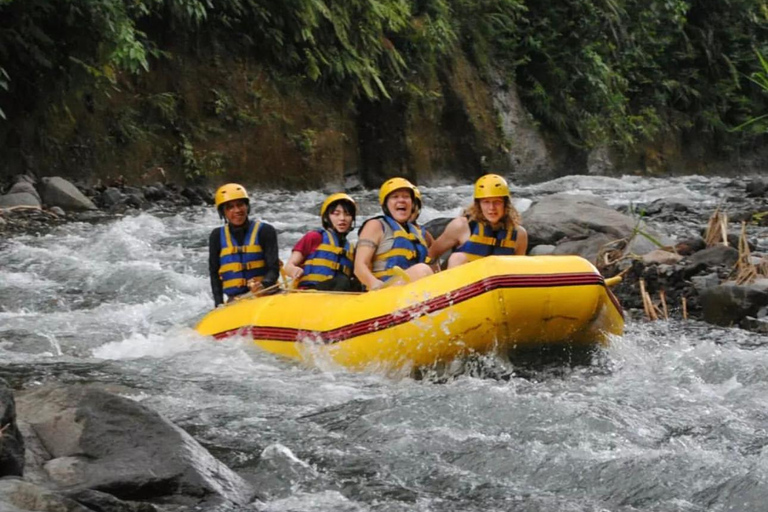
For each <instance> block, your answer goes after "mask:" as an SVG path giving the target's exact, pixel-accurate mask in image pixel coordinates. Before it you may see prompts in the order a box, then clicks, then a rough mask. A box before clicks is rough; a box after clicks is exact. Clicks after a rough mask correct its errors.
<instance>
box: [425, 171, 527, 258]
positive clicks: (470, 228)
mask: <svg viewBox="0 0 768 512" xmlns="http://www.w3.org/2000/svg"><path fill="white" fill-rule="evenodd" d="M474 200H475V201H474V203H473V204H472V206H470V207H469V208H467V209H466V210H465V211H464V214H463V215H462V216H461V217H457V218H455V219H453V220H452V221H451V222H450V223H449V224H448V225H447V226H446V227H445V231H443V234H442V235H440V236H439V237H438V239H437V240H435V242H434V243H433V244H432V246H431V247H430V248H429V256H430V257H431V258H433V259H437V258H439V257H440V256H441V255H442V254H443V253H445V252H446V251H448V250H449V249H454V252H453V254H451V256H450V257H449V258H448V268H453V267H456V266H458V265H461V264H463V263H466V262H468V261H474V260H476V259H479V258H482V257H485V256H492V255H496V256H499V255H513V254H518V255H525V252H526V250H527V249H528V233H526V231H525V228H523V226H521V225H520V214H519V213H518V212H517V210H516V209H515V207H514V206H513V205H512V199H511V197H510V195H509V186H508V185H507V182H506V180H505V179H504V178H502V177H501V176H499V175H498V174H486V175H485V176H481V177H480V179H478V180H477V181H476V182H475V194H474Z"/></svg>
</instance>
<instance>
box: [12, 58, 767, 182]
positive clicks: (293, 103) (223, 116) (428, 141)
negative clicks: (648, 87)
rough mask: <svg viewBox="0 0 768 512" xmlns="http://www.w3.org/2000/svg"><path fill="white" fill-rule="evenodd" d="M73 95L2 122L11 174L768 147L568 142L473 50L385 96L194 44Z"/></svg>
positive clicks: (299, 169) (435, 162)
mask: <svg viewBox="0 0 768 512" xmlns="http://www.w3.org/2000/svg"><path fill="white" fill-rule="evenodd" d="M102 91H103V89H102ZM65 98H66V99H65V101H64V102H63V103H61V104H55V105H45V106H39V107H37V108H36V109H33V110H32V111H30V113H29V115H27V116H25V117H24V119H22V120H21V121H19V122H17V123H14V124H10V123H6V124H4V125H0V147H2V148H3V153H4V155H3V158H2V159H0V178H2V177H6V178H7V177H10V176H12V175H14V174H18V173H23V172H33V173H35V174H37V175H38V176H49V175H60V176H64V177H68V178H71V179H76V180H82V181H87V182H91V183H95V182H98V181H101V182H104V183H109V182H111V181H115V180H120V181H126V182H129V183H141V182H151V181H156V180H157V179H158V176H162V175H164V176H165V177H166V178H167V179H171V180H173V181H176V182H186V183H204V182H209V183H211V184H217V183H219V182H221V181H223V180H231V181H241V182H243V183H246V184H249V185H263V186H268V187H284V188H289V189H306V188H326V189H340V188H342V187H343V186H344V184H345V179H346V178H349V177H351V176H354V177H356V178H357V180H359V181H360V182H362V183H363V184H365V185H367V186H369V187H376V186H378V185H379V184H380V183H381V182H382V181H383V180H384V179H386V178H387V177H390V176H394V175H401V176H405V177H408V178H410V179H412V180H413V181H414V182H416V183H422V184H424V183H430V182H435V181H438V180H441V179H444V178H446V177H458V178H460V179H462V180H465V181H469V180H472V179H474V178H476V177H477V176H480V175H481V174H483V173H486V172H496V173H500V174H504V175H506V176H510V177H512V179H513V180H514V181H516V182H519V183H530V182H535V181H542V180H547V179H552V178H555V177H559V176H563V175H568V174H586V173H591V174H613V175H620V174H625V173H631V174H669V173H681V172H694V173H708V172H713V173H715V172H716V173H724V172H741V173H744V172H751V171H754V170H756V169H764V168H765V166H766V160H767V159H766V157H765V155H763V156H759V155H757V156H751V157H742V158H741V159H739V160H738V161H737V162H734V161H733V160H730V161H717V160H715V159H713V158H712V157H711V155H709V151H708V149H707V148H704V147H701V145H700V144H698V145H697V144H696V140H695V138H694V139H693V140H688V141H687V142H686V140H685V139H684V137H682V136H680V135H670V136H668V137H664V138H660V139H659V141H658V143H657V144H648V145H647V147H641V148H637V149H636V151H635V152H634V153H633V154H620V153H617V152H616V151H615V150H613V149H612V148H609V147H605V148H597V149H594V150H592V151H588V150H586V149H583V150H582V149H576V148H573V147H570V146H568V145H567V144H565V143H564V142H563V141H560V140H558V139H557V138H555V137H553V136H552V135H551V133H548V132H547V131H546V130H544V129H543V128H542V126H541V125H540V124H538V123H537V122H536V121H535V120H534V119H533V117H532V116H531V115H530V114H529V113H528V112H527V111H526V109H525V107H524V106H523V104H522V103H521V102H520V100H519V98H518V96H517V94H516V91H515V86H514V84H513V83H510V82H508V81H507V80H505V78H504V77H501V76H500V75H494V74H492V73H491V76H490V77H487V76H486V77H484V76H483V75H481V73H480V72H479V71H478V70H477V69H476V68H475V67H474V66H473V65H472V64H471V63H470V62H469V61H468V60H467V58H466V57H465V56H463V55H461V54H457V55H455V56H454V57H453V58H452V60H451V61H450V62H447V63H444V65H442V66H440V67H439V68H436V69H435V70H434V72H433V73H432V75H431V76H430V77H429V78H428V79H427V83H426V84H425V85H424V87H423V88H422V90H421V91H419V92H417V93H414V92H413V91H400V92H397V91H394V92H393V93H392V98H391V99H382V100H379V101H372V100H361V99H357V100H355V99H352V98H350V97H344V96H342V95H340V94H339V93H338V92H337V91H334V90H333V89H330V88H323V87H320V86H317V85H314V84H310V83H308V82H307V81H302V80H299V79H291V78H285V77H282V76H277V75H275V74H271V73H270V72H269V71H268V70H266V69H265V68H264V67H262V66H261V65H259V64H258V63H255V62H253V61H249V60H244V59H232V60H228V61H223V60H221V58H220V57H219V58H217V59H210V60H208V61H205V60H201V59H200V58H191V57H186V58H185V57H184V56H183V55H177V56H175V57H174V58H173V60H166V61H159V62H156V63H155V65H154V66H153V68H152V71H150V72H149V73H145V74H143V75H139V76H131V77H125V78H123V79H122V80H120V81H119V87H116V88H114V89H112V90H110V91H109V94H105V93H103V92H101V93H99V92H96V91H87V90H71V91H69V92H67V94H66V96H65ZM159 169H162V170H163V171H162V172H160V173H158V170H159Z"/></svg>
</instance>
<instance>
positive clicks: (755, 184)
mask: <svg viewBox="0 0 768 512" xmlns="http://www.w3.org/2000/svg"><path fill="white" fill-rule="evenodd" d="M746 192H747V197H762V196H765V195H768V180H766V179H764V178H756V179H753V180H751V181H750V182H749V183H747V187H746Z"/></svg>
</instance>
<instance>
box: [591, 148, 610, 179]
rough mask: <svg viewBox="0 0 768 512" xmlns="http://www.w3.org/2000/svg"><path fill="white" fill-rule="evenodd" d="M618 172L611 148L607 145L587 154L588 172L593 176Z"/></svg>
mask: <svg viewBox="0 0 768 512" xmlns="http://www.w3.org/2000/svg"><path fill="white" fill-rule="evenodd" d="M615 173H616V163H615V162H614V161H613V157H612V155H611V150H610V149H609V148H608V147H606V146H600V147H597V148H595V149H593V150H592V151H590V152H589V154H588V155H587V174H589V175H592V176H606V175H609V174H615Z"/></svg>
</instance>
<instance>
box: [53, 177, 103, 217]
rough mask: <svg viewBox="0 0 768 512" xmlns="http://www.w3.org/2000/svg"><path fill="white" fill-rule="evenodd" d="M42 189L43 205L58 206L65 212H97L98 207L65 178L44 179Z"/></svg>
mask: <svg viewBox="0 0 768 512" xmlns="http://www.w3.org/2000/svg"><path fill="white" fill-rule="evenodd" d="M40 188H41V196H42V199H43V203H45V204H46V205H47V206H49V207H51V206H58V207H60V208H62V209H64V210H65V211H83V210H96V205H95V204H93V202H92V201H91V200H90V199H88V198H87V197H85V194H83V193H82V192H80V190H78V189H77V187H75V186H74V185H73V184H72V183H70V182H68V181H67V180H65V179H64V178H60V177H58V176H53V177H50V178H43V179H42V183H41V184H40Z"/></svg>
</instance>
